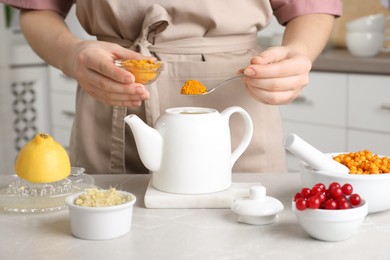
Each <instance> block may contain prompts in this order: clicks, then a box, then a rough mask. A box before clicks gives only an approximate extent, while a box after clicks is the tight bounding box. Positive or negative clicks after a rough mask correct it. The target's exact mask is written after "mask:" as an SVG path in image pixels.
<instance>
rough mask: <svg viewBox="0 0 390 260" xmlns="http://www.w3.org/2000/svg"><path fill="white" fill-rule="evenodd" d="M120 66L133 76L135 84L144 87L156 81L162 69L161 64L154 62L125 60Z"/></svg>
mask: <svg viewBox="0 0 390 260" xmlns="http://www.w3.org/2000/svg"><path fill="white" fill-rule="evenodd" d="M120 65H121V66H122V67H123V68H124V69H126V70H127V71H130V72H131V73H132V74H133V75H134V77H135V82H136V83H141V84H145V85H146V84H150V83H152V82H153V81H154V80H156V79H157V76H158V75H160V72H161V70H162V69H163V66H162V65H163V64H162V63H161V62H156V61H154V60H125V61H122V62H121V64H120Z"/></svg>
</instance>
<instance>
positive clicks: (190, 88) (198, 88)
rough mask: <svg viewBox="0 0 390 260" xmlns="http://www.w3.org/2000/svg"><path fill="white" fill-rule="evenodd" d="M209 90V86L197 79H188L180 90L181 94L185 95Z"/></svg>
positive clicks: (198, 93)
mask: <svg viewBox="0 0 390 260" xmlns="http://www.w3.org/2000/svg"><path fill="white" fill-rule="evenodd" d="M205 92H207V88H206V87H205V86H204V85H203V84H202V83H200V82H199V81H197V80H194V79H190V80H187V81H186V82H185V83H184V85H183V87H182V88H181V90H180V94H184V95H200V94H203V93H205Z"/></svg>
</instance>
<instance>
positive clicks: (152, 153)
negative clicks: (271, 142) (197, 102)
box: [124, 107, 253, 194]
mask: <svg viewBox="0 0 390 260" xmlns="http://www.w3.org/2000/svg"><path fill="white" fill-rule="evenodd" d="M233 113H239V114H240V115H241V116H242V118H243V119H244V122H245V123H244V127H245V133H244V135H243V137H242V139H241V142H240V143H239V144H238V146H237V147H236V148H235V150H234V151H233V152H232V151H231V150H232V148H231V142H230V128H229V119H230V116H231V115H232V114H233ZM124 120H125V122H126V123H127V124H128V125H129V126H130V128H131V130H132V132H133V135H134V138H135V141H136V145H137V149H138V152H139V155H140V158H141V160H142V162H143V164H144V165H145V167H146V168H148V169H149V170H150V171H152V172H153V176H152V185H153V187H155V188H156V189H158V190H161V191H164V192H169V193H178V194H204V193H212V192H218V191H222V190H224V189H227V188H229V187H230V185H231V173H232V167H233V165H234V163H235V162H236V160H237V159H238V158H239V157H240V156H241V154H242V153H243V152H244V151H245V149H246V148H247V147H248V145H249V143H250V140H251V138H252V134H253V125H252V120H251V118H250V116H249V114H248V113H247V112H246V111H245V110H244V109H242V108H241V107H230V108H227V109H225V110H223V111H222V112H221V113H219V112H218V111H217V110H215V109H211V108H202V107H176V108H169V109H167V110H165V113H164V114H162V115H161V116H160V117H159V118H158V119H157V121H156V124H155V126H154V128H151V127H150V126H148V125H147V124H145V123H144V122H143V121H142V120H141V119H140V118H139V117H137V116H136V115H133V114H132V115H128V116H127V117H126V118H125V119H124Z"/></svg>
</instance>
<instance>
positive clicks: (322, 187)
mask: <svg viewBox="0 0 390 260" xmlns="http://www.w3.org/2000/svg"><path fill="white" fill-rule="evenodd" d="M314 187H319V188H320V189H321V191H322V192H324V191H325V189H326V186H325V184H323V183H317V184H316V185H314Z"/></svg>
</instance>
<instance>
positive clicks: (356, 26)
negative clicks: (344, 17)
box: [346, 14, 389, 33]
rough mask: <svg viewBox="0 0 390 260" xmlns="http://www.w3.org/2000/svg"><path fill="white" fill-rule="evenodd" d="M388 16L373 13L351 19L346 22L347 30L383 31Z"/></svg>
mask: <svg viewBox="0 0 390 260" xmlns="http://www.w3.org/2000/svg"><path fill="white" fill-rule="evenodd" d="M388 19H389V18H388V17H386V16H385V15H384V14H373V15H368V16H363V17H360V18H357V19H353V20H351V21H349V22H347V24H346V28H347V31H349V32H380V33H384V32H385V28H386V22H387V20H388Z"/></svg>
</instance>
